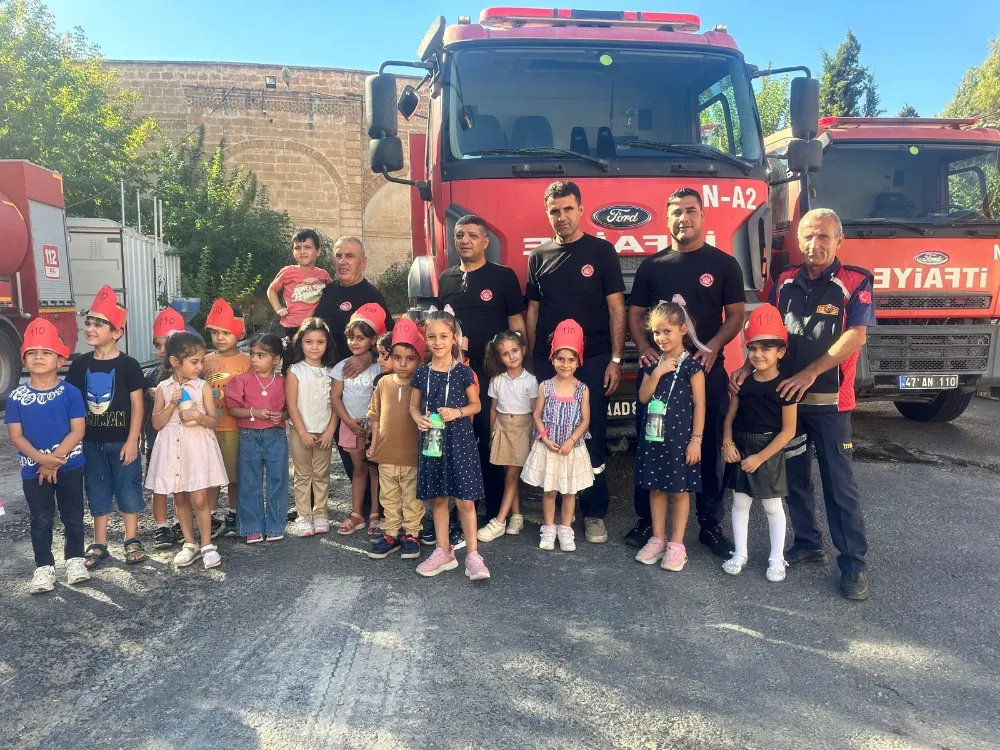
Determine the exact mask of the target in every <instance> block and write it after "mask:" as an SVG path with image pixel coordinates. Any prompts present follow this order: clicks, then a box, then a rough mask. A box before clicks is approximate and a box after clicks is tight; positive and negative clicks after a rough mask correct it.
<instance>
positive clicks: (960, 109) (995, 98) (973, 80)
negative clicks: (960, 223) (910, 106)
mask: <svg viewBox="0 0 1000 750" xmlns="http://www.w3.org/2000/svg"><path fill="white" fill-rule="evenodd" d="M941 116H942V117H978V118H979V120H980V123H981V124H983V125H993V126H997V125H1000V35H997V36H995V37H994V38H993V39H991V40H990V50H989V53H988V54H987V55H986V59H985V60H983V63H982V65H978V66H976V67H974V68H969V69H968V70H967V71H965V76H963V78H962V82H961V83H960V84H959V86H958V88H957V89H956V90H955V93H954V94H953V95H952V97H951V101H949V102H948V104H946V105H945V108H944V109H943V110H942V112H941ZM986 195H987V199H986V211H987V213H988V214H989V215H990V216H992V217H994V218H1000V170H997V168H996V166H995V162H994V166H993V168H992V169H989V168H987V169H986Z"/></svg>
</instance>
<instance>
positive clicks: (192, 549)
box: [174, 542, 201, 568]
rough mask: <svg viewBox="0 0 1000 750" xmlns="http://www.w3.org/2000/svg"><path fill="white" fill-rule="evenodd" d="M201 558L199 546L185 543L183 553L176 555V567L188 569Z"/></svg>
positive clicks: (182, 548)
mask: <svg viewBox="0 0 1000 750" xmlns="http://www.w3.org/2000/svg"><path fill="white" fill-rule="evenodd" d="M199 557H201V550H200V549H198V545H197V544H188V543H187V542H185V543H184V546H183V547H181V551H180V552H178V553H177V554H176V555H174V565H176V566H177V567H178V568H186V567H187V566H188V565H190V564H191V563H193V562H194V561H195V560H197V559H198V558H199Z"/></svg>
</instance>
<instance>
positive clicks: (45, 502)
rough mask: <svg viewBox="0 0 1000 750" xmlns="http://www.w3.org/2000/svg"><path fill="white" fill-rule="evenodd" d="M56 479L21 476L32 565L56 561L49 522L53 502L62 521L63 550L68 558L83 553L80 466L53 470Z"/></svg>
mask: <svg viewBox="0 0 1000 750" xmlns="http://www.w3.org/2000/svg"><path fill="white" fill-rule="evenodd" d="M56 479H57V481H56V483H55V484H52V483H51V482H45V483H43V484H39V483H38V480H37V479H25V480H24V499H25V501H26V502H27V503H28V511H29V513H30V514H31V549H32V551H34V553H35V565H36V566H42V565H55V564H56V563H55V558H54V557H53V556H52V526H53V524H54V523H55V517H56V505H58V506H59V518H60V520H62V524H63V535H64V536H65V544H64V546H63V554H64V555H65V557H66V559H67V560H69V559H71V558H74V557H83V467H80V468H79V469H73V470H71V471H60V472H59V473H58V474H56Z"/></svg>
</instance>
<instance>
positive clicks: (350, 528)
mask: <svg viewBox="0 0 1000 750" xmlns="http://www.w3.org/2000/svg"><path fill="white" fill-rule="evenodd" d="M355 518H356V519H358V520H357V521H355V520H354V519H355ZM364 523H365V519H364V518H362V517H361V514H360V513H351V515H349V516H348V517H347V518H345V519H344V520H343V522H342V523H341V524H340V526H338V527H337V533H338V534H340V535H341V536H348V535H349V534H353V533H354V532H355V531H357V530H358V529H359V528H361V527H362V526H363V525H364Z"/></svg>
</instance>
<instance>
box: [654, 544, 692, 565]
mask: <svg viewBox="0 0 1000 750" xmlns="http://www.w3.org/2000/svg"><path fill="white" fill-rule="evenodd" d="M687 561H688V556H687V547H685V546H684V545H683V544H678V543H677V542H667V554H666V555H664V556H663V562H662V563H660V567H661V568H663V569H664V570H673V571H675V572H676V571H680V570H684V563H686V562H687Z"/></svg>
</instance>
